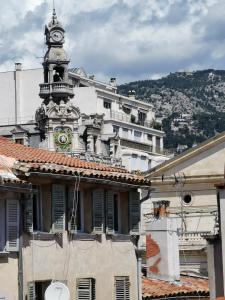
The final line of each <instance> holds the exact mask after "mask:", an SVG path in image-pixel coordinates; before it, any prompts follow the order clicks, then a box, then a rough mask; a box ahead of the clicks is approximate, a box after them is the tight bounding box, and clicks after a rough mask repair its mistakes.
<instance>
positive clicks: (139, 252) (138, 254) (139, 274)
mask: <svg viewBox="0 0 225 300" xmlns="http://www.w3.org/2000/svg"><path fill="white" fill-rule="evenodd" d="M152 190H153V189H151V188H149V189H148V192H147V194H146V195H145V196H144V197H143V198H141V199H140V204H141V203H143V202H144V201H146V200H148V199H149V198H150V195H151V192H152ZM143 250H144V249H143V248H141V247H140V236H137V240H136V249H135V252H136V257H137V289H138V295H137V296H138V297H137V300H142V272H141V264H142V253H143Z"/></svg>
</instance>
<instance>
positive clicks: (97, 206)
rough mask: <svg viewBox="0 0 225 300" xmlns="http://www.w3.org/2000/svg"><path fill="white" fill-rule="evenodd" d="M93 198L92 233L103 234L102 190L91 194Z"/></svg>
mask: <svg viewBox="0 0 225 300" xmlns="http://www.w3.org/2000/svg"><path fill="white" fill-rule="evenodd" d="M92 197H93V199H92V200H93V232H94V233H97V234H101V233H103V224H104V190H103V189H97V190H94V191H93V192H92Z"/></svg>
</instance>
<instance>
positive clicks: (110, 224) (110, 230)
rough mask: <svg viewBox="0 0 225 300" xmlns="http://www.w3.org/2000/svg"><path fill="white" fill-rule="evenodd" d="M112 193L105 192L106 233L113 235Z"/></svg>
mask: <svg viewBox="0 0 225 300" xmlns="http://www.w3.org/2000/svg"><path fill="white" fill-rule="evenodd" d="M114 232H115V230H114V192H113V191H111V190H108V191H106V233H107V234H114Z"/></svg>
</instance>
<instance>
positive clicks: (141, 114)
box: [138, 111, 146, 126]
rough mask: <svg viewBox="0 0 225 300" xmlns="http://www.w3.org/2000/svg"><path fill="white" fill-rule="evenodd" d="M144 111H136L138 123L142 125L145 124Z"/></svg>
mask: <svg viewBox="0 0 225 300" xmlns="http://www.w3.org/2000/svg"><path fill="white" fill-rule="evenodd" d="M145 120H146V113H144V112H142V111H139V112H138V123H139V124H140V125H142V126H144V125H145Z"/></svg>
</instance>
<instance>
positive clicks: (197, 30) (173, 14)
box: [0, 0, 225, 83]
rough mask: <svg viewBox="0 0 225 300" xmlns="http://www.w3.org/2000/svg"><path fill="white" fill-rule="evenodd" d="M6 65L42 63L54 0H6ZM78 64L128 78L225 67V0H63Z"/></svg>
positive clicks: (1, 42)
mask: <svg viewBox="0 0 225 300" xmlns="http://www.w3.org/2000/svg"><path fill="white" fill-rule="evenodd" d="M0 4H1V16H0V71H7V70H12V69H13V67H14V62H22V63H23V67H24V68H34V67H41V61H42V58H41V57H43V55H44V52H45V49H46V48H45V44H44V35H43V32H44V25H45V23H46V22H48V21H49V19H50V17H51V11H52V0H48V1H47V0H19V1H18V0H7V1H5V0H0ZM55 6H56V12H57V15H58V19H59V20H60V21H61V22H62V23H63V25H65V29H66V32H67V35H66V45H65V47H66V49H67V52H68V53H69V55H70V58H71V64H70V66H71V67H83V68H84V69H85V70H86V71H87V73H88V74H89V75H92V74H95V75H96V77H97V78H98V79H100V80H104V81H107V80H108V78H110V77H117V78H118V81H119V82H120V83H123V82H129V81H132V80H139V79H148V78H158V77H160V76H163V75H166V74H168V73H170V72H174V71H181V70H198V69H205V68H215V69H225V0H63V1H62V0H55Z"/></svg>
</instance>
